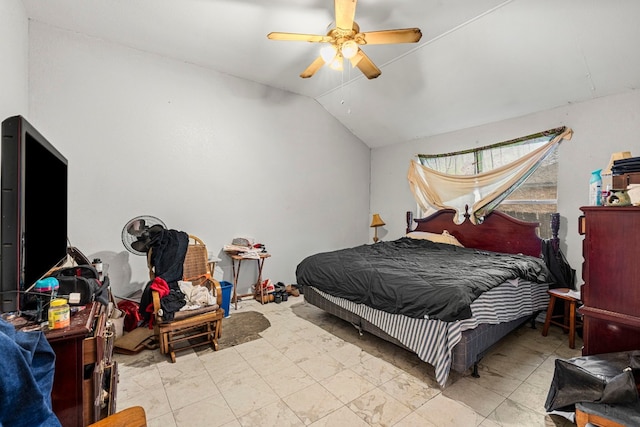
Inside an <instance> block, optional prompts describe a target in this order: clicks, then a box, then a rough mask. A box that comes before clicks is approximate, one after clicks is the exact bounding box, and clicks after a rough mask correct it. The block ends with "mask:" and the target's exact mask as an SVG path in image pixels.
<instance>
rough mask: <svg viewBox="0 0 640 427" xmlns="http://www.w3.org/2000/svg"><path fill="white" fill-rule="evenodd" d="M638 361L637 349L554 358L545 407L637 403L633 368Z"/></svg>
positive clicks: (564, 408) (549, 408)
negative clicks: (589, 403) (585, 403)
mask: <svg viewBox="0 0 640 427" xmlns="http://www.w3.org/2000/svg"><path fill="white" fill-rule="evenodd" d="M639 360H640V354H639V353H638V352H617V353H604V354H595V355H591V356H581V357H574V358H572V359H567V360H563V359H556V361H555V371H554V374H553V381H552V383H551V387H550V389H549V393H548V395H547V400H546V402H545V405H544V406H545V409H546V410H547V412H551V411H554V410H558V409H559V410H564V411H573V410H574V409H575V404H576V403H578V402H594V403H610V404H626V403H634V404H637V403H638V390H637V389H636V383H635V379H634V375H633V371H634V369H635V367H637V366H640V362H639Z"/></svg>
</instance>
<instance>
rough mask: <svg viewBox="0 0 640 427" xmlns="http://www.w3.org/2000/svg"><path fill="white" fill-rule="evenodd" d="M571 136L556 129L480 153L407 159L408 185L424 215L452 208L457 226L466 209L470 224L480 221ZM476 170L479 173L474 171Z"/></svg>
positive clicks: (462, 218) (560, 129)
mask: <svg viewBox="0 0 640 427" xmlns="http://www.w3.org/2000/svg"><path fill="white" fill-rule="evenodd" d="M572 135H573V131H572V130H571V129H568V128H559V129H554V130H551V131H546V132H543V133H540V134H536V135H531V136H529V137H525V138H520V139H519V140H517V141H516V142H512V144H507V143H501V144H496V145H494V146H491V147H486V150H485V151H484V153H485V154H484V155H478V153H477V150H469V151H467V152H461V153H451V154H447V155H435V156H428V155H419V157H420V160H421V161H422V163H421V162H419V161H415V160H412V161H411V162H410V164H409V172H408V175H407V178H408V180H409V186H410V188H411V191H412V192H413V195H414V197H415V199H416V202H417V203H418V206H420V208H421V209H422V211H423V212H422V213H423V215H430V214H432V213H434V212H435V211H437V210H439V209H445V208H451V209H455V210H456V211H457V212H458V215H457V221H456V222H458V223H461V222H463V221H464V219H465V217H464V214H465V210H466V207H468V208H469V213H470V214H471V217H470V220H471V222H472V223H474V224H476V223H480V222H482V221H483V219H484V217H485V216H486V215H488V214H489V213H491V211H493V209H495V207H496V206H497V205H499V204H500V202H501V201H502V200H504V199H505V198H506V197H508V196H509V194H511V193H512V192H513V191H514V190H515V189H516V188H518V186H519V185H520V184H522V183H523V182H524V181H525V180H526V179H527V178H528V177H529V176H530V175H531V174H532V173H533V172H534V171H535V170H536V169H537V168H538V166H540V164H541V163H542V162H543V161H544V159H546V158H547V157H548V156H549V155H550V154H552V153H553V152H554V150H555V149H556V148H557V147H558V146H559V144H560V142H561V141H563V140H564V139H571V136H572ZM527 142H529V143H527ZM479 161H480V162H481V163H482V164H481V165H479V164H478V162H479ZM423 163H426V164H429V165H431V167H430V166H426V165H425V164H423ZM482 168H483V169H482ZM478 169H480V170H483V172H480V173H476V172H475V171H476V170H478ZM443 171H444V172H443Z"/></svg>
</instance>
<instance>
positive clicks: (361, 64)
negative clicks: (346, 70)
mask: <svg viewBox="0 0 640 427" xmlns="http://www.w3.org/2000/svg"><path fill="white" fill-rule="evenodd" d="M351 65H352V66H354V67H358V68H359V69H360V71H362V74H364V75H365V76H367V78H368V79H375V78H376V77H378V76H379V75H380V74H382V71H380V69H379V68H378V67H376V64H374V63H373V61H371V59H369V57H368V56H367V55H366V54H365V53H364V52H363V51H362V49H358V53H356V55H355V56H354V57H353V58H351Z"/></svg>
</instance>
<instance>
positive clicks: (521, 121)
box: [371, 91, 640, 284]
mask: <svg viewBox="0 0 640 427" xmlns="http://www.w3.org/2000/svg"><path fill="white" fill-rule="evenodd" d="M558 126H567V127H570V128H572V129H573V131H574V135H573V138H572V139H571V140H570V141H564V142H562V144H561V145H560V148H559V153H560V155H559V175H558V199H559V200H558V210H559V212H560V216H561V221H560V227H561V229H560V238H561V240H562V246H561V249H562V250H563V251H564V253H565V254H566V255H567V258H568V260H569V263H570V264H571V266H572V267H573V268H575V269H576V270H577V273H578V280H579V283H578V284H581V282H580V280H581V269H582V236H580V235H578V217H579V216H580V215H581V213H582V212H581V211H580V207H581V206H584V205H587V204H588V202H589V197H588V196H589V193H588V188H589V178H590V175H591V171H593V170H595V169H600V168H603V169H604V168H606V166H607V164H608V163H609V158H610V156H611V153H613V152H617V151H631V154H632V155H633V156H640V142H639V140H638V135H640V93H638V91H634V92H631V93H629V94H626V95H617V96H610V97H606V98H600V99H594V100H592V101H589V102H584V103H580V104H572V105H567V106H565V107H562V108H556V109H553V110H549V111H543V112H540V113H536V114H532V115H528V116H525V117H520V118H517V119H513V120H507V121H503V122H498V123H494V124H490V125H486V126H480V127H476V128H471V129H465V130H461V131H458V132H452V133H448V134H443V135H438V136H434V137H430V138H425V139H420V140H415V141H410V142H406V143H403V144H397V145H393V146H389V147H384V148H377V149H374V150H372V155H371V176H372V178H371V209H372V211H379V212H380V214H381V216H382V217H383V219H384V220H385V222H386V224H387V225H386V227H385V232H386V233H388V234H387V235H386V237H385V238H386V239H387V240H388V239H393V238H398V237H400V236H401V235H402V234H403V233H404V230H405V212H406V211H408V210H410V211H413V212H414V213H415V211H416V202H415V200H414V198H413V195H412V194H411V190H410V189H409V185H408V181H407V171H408V168H409V161H410V160H411V159H413V158H414V157H413V156H415V154H417V153H429V154H436V153H444V152H450V151H456V150H460V149H465V148H471V147H476V146H484V145H488V144H491V143H495V142H499V141H506V140H509V139H512V138H516V137H519V136H524V135H529V134H532V133H535V132H538V131H542V130H546V129H552V128H555V127H558Z"/></svg>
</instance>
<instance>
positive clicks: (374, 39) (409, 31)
mask: <svg viewBox="0 0 640 427" xmlns="http://www.w3.org/2000/svg"><path fill="white" fill-rule="evenodd" d="M362 35H363V36H364V43H362V44H392V43H416V42H418V41H419V40H420V38H422V31H420V28H403V29H400V30H384V31H370V32H366V33H362Z"/></svg>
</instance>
